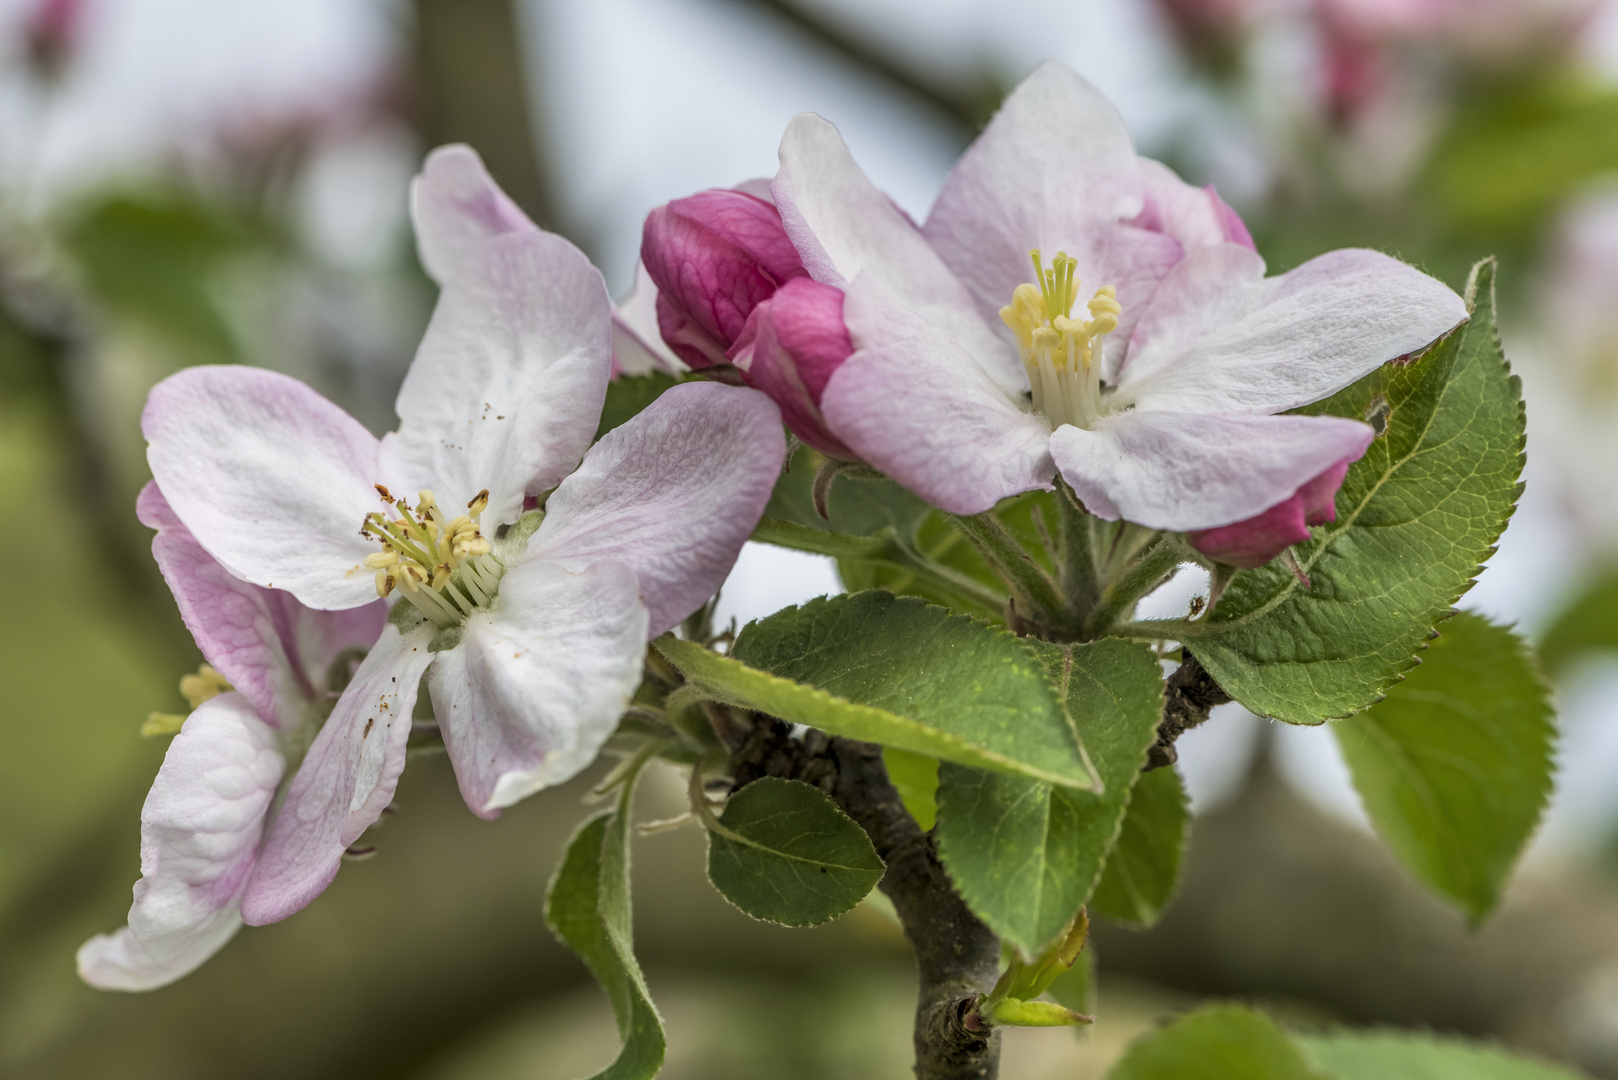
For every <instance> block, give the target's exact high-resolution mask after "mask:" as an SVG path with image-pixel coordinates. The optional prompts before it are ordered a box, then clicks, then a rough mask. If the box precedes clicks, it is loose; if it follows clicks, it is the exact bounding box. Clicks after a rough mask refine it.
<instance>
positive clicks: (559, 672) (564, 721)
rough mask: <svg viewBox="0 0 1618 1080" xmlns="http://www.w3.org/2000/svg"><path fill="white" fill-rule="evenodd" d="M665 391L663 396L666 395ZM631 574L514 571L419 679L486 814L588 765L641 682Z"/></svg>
mask: <svg viewBox="0 0 1618 1080" xmlns="http://www.w3.org/2000/svg"><path fill="white" fill-rule="evenodd" d="M670 393H673V391H670ZM638 589H639V586H638V584H637V582H636V578H635V573H634V571H632V570H630V569H629V568H628V567H627V566H622V565H620V564H617V563H611V562H598V563H595V564H593V565H591V566H589V567H587V568H585V569H583V570H581V571H578V572H573V571H570V570H568V569H567V568H565V567H563V566H562V565H561V564H559V563H554V562H529V563H524V564H523V565H521V566H516V567H513V568H512V569H511V570H510V571H508V572H507V573H506V576H505V577H504V578H503V579H502V580H501V582H500V602H499V607H498V608H496V609H495V610H494V611H477V612H474V613H473V614H472V616H471V617H470V618H469V619H467V621H466V627H465V630H464V632H463V633H462V636H461V642H460V644H459V645H457V646H456V647H455V648H453V649H449V650H446V651H445V652H441V653H439V654H438V658H437V661H436V662H435V663H434V664H433V666H432V670H431V671H430V672H429V674H428V677H427V681H428V685H429V687H430V688H431V691H432V696H433V713H434V714H435V715H436V716H437V717H438V723H439V726H440V728H441V729H442V730H443V733H444V746H445V748H446V749H447V750H448V751H449V756H450V761H451V762H452V763H453V764H454V766H455V778H456V780H457V781H459V783H460V786H461V795H462V797H463V798H465V799H466V805H467V806H469V807H471V808H472V810H473V812H474V813H476V814H478V815H480V816H482V817H486V818H492V817H495V816H497V815H498V814H499V812H500V810H501V808H503V807H507V806H510V805H512V804H513V803H516V802H517V801H519V800H521V799H524V798H526V797H527V796H529V795H532V794H533V793H534V792H536V791H538V790H540V789H541V788H545V787H550V786H551V785H553V784H560V783H562V782H563V781H565V780H568V779H570V778H571V777H573V776H575V775H577V774H578V773H579V771H580V770H582V769H583V768H585V766H587V765H589V764H590V762H592V761H594V760H595V756H596V754H597V752H598V751H599V750H600V749H601V745H602V744H603V743H604V742H606V741H607V737H608V736H610V735H611V734H612V732H613V729H614V728H616V727H617V726H618V720H619V718H620V717H622V716H623V714H624V710H625V709H626V708H628V707H629V702H630V699H631V698H632V697H633V696H634V693H635V688H636V687H637V686H638V685H640V679H641V665H642V663H643V661H644V659H645V655H646V625H647V623H646V619H647V615H646V608H645V606H644V605H643V604H642V603H641V602H640V597H639V595H638Z"/></svg>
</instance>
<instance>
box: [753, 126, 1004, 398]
mask: <svg viewBox="0 0 1618 1080" xmlns="http://www.w3.org/2000/svg"><path fill="white" fill-rule="evenodd" d="M780 154H781V171H780V172H779V173H777V174H776V177H775V184H774V186H773V189H772V190H773V191H774V192H775V202H776V205H777V206H779V207H780V208H781V220H782V222H783V223H784V224H785V225H786V229H787V235H788V236H790V237H792V242H793V243H794V244H796V245H797V248H798V252H799V254H801V255H802V256H803V262H804V265H805V266H807V267H808V268H809V273H810V275H811V276H812V277H813V278H814V279H815V280H816V281H819V282H823V283H825V284H827V285H832V286H835V287H837V288H839V289H846V288H847V287H848V283H849V282H851V281H853V280H854V279H855V278H857V277H859V276H860V275H861V274H866V275H869V276H870V277H871V278H872V279H873V280H876V281H878V282H880V283H881V284H882V285H883V286H884V287H885V288H886V289H887V290H888V292H889V293H891V294H892V295H893V296H895V297H896V298H898V300H899V302H900V303H902V304H903V305H904V306H906V307H909V308H911V309H913V310H915V311H918V312H920V313H922V314H923V315H925V316H926V318H927V319H928V321H930V322H932V323H933V324H934V325H935V326H937V327H938V328H939V329H940V330H941V331H942V332H943V333H944V334H945V335H947V336H948V337H951V338H953V339H954V340H955V341H956V342H957V343H958V344H959V345H960V346H961V347H962V348H964V349H965V350H966V351H967V352H968V353H970V354H971V355H972V356H974V357H976V358H977V360H978V363H979V364H980V365H982V366H983V368H984V370H986V371H988V372H989V373H990V374H991V375H992V376H993V378H994V379H995V381H997V382H998V383H1000V385H1002V386H1003V387H1005V388H1006V389H1007V390H1008V391H1013V392H1017V391H1020V390H1021V389H1023V388H1025V386H1026V378H1025V377H1024V375H1023V373H1022V365H1021V363H1020V362H1019V361H1018V360H1017V358H1016V355H1015V353H1014V352H1013V351H1012V350H1011V348H1010V347H1009V346H1008V345H1007V344H1006V343H1005V342H1002V341H1001V340H1000V338H999V336H998V333H997V332H996V331H995V330H994V329H993V328H992V327H991V326H990V325H989V324H987V323H985V322H984V321H983V318H982V317H981V316H980V315H979V313H978V312H977V310H976V308H975V307H974V306H973V304H972V296H971V294H970V293H968V292H967V291H966V288H965V286H963V285H962V284H961V282H960V281H958V280H956V278H955V275H954V274H953V273H951V272H950V270H949V268H948V267H946V266H945V265H944V262H943V261H942V260H941V259H940V258H939V257H938V253H937V252H935V251H933V249H932V247H931V246H930V245H929V244H928V242H927V240H926V238H924V237H923V236H922V234H921V231H920V230H919V229H917V228H916V226H915V224H914V223H913V222H912V221H911V220H910V219H909V218H908V217H906V216H905V214H904V213H903V211H901V210H900V209H899V208H898V207H897V206H895V205H894V203H893V200H891V199H889V198H888V197H887V196H886V195H884V194H883V193H882V192H881V191H879V190H877V188H876V186H875V185H874V184H872V183H871V181H870V180H869V179H867V178H866V176H865V174H864V173H863V172H861V171H860V167H859V166H858V165H857V164H855V162H854V158H853V155H851V154H850V153H849V152H848V147H847V146H845V145H844V144H843V139H842V136H840V135H839V134H838V133H837V129H836V128H835V127H833V126H832V125H831V124H829V123H827V122H826V121H825V120H823V119H821V118H820V117H818V116H815V115H813V114H811V113H803V114H800V115H798V116H795V117H793V118H792V121H791V123H789V124H788V125H787V130H786V134H785V135H783V136H782V138H781V151H780ZM1027 257H1028V256H1027V252H1026V251H1025V252H1024V253H1023V258H1024V260H1025V264H1026V259H1027ZM1030 273H1031V270H1030ZM1010 297H1011V294H1010V293H1009V292H1007V293H1006V299H1005V300H1002V301H1000V303H1002V304H1003V303H1007V302H1009V300H1010ZM998 310H999V307H998V306H997V307H996V308H995V311H998ZM995 318H996V320H997V321H996V325H998V316H997V315H996V316H995Z"/></svg>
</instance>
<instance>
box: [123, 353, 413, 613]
mask: <svg viewBox="0 0 1618 1080" xmlns="http://www.w3.org/2000/svg"><path fill="white" fill-rule="evenodd" d="M141 430H142V431H144V432H145V434H146V441H147V443H148V444H149V445H148V446H147V450H146V460H147V462H148V463H149V464H150V465H151V467H152V476H153V477H154V478H156V480H157V483H158V486H159V487H161V488H162V489H163V495H164V497H165V498H167V499H168V502H169V505H170V506H172V507H173V508H174V512H175V514H176V515H177V516H178V517H179V519H180V520H181V521H183V522H184V523H185V525H186V528H188V529H190V530H191V532H192V534H193V535H195V536H196V538H197V541H198V542H199V543H201V544H202V546H203V547H204V548H206V549H207V551H208V553H209V554H211V555H212V556H213V557H214V558H216V559H218V560H219V561H220V562H221V563H223V564H224V566H225V568H226V569H227V570H229V571H230V572H231V573H232V574H235V575H236V576H237V577H239V578H242V579H243V580H245V581H250V582H252V583H253V584H255V585H262V586H264V587H265V588H277V589H285V590H286V591H288V592H290V593H291V594H292V595H294V596H296V597H297V598H298V599H299V600H301V601H303V603H305V604H307V605H308V606H309V607H312V608H320V609H323V610H331V609H335V608H350V607H359V606H360V605H362V604H368V603H371V602H372V601H374V600H375V599H376V586H375V581H374V578H375V575H374V574H373V573H372V572H371V571H369V570H366V569H365V568H364V567H363V566H361V563H362V561H363V560H364V558H365V556H367V555H369V554H371V553H372V552H374V551H376V550H377V547H376V545H375V544H374V543H372V542H370V541H368V540H366V539H365V538H364V537H362V536H360V534H359V530H360V526H361V525H362V524H363V523H364V520H365V515H366V514H369V513H371V512H372V511H374V510H376V509H377V508H378V506H379V503H378V500H377V494H376V490H375V488H374V487H373V486H372V485H373V484H375V483H377V482H378V481H382V482H386V480H385V478H384V477H382V476H380V475H379V467H378V464H377V441H376V438H375V437H374V436H373V435H372V434H371V433H370V432H368V431H366V430H365V428H364V427H362V426H361V425H360V423H359V421H357V420H355V419H354V418H353V417H351V416H349V415H348V414H347V413H345V412H343V410H341V409H339V408H338V407H337V406H336V405H333V404H332V403H331V402H329V401H327V400H326V399H325V398H323V397H321V396H320V395H319V394H317V393H315V392H314V391H313V390H311V389H309V387H307V386H305V385H304V384H303V383H301V382H299V381H298V380H296V379H291V378H288V377H287V376H285V375H278V374H276V373H275V372H273V371H264V370H262V369H259V368H250V367H237V366H230V367H195V368H187V369H186V370H184V371H181V372H179V373H178V374H176V375H171V376H169V377H168V378H167V379H164V380H163V381H162V382H160V383H158V384H157V385H156V386H155V387H153V388H152V392H151V395H150V396H149V397H148V398H147V399H146V411H145V412H144V413H143V414H142V415H141Z"/></svg>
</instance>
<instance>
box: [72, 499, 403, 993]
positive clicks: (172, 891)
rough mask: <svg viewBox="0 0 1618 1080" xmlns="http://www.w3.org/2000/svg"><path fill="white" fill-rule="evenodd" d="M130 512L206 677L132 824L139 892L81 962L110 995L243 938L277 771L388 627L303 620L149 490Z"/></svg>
mask: <svg viewBox="0 0 1618 1080" xmlns="http://www.w3.org/2000/svg"><path fill="white" fill-rule="evenodd" d="M136 512H137V514H138V515H139V517H140V520H141V522H142V523H143V524H145V525H147V526H149V527H150V528H153V529H156V530H157V536H156V537H155V538H154V539H153V540H152V553H153V555H154V556H155V557H156V559H157V564H158V567H159V568H160V569H161V570H162V572H163V576H164V578H165V579H166V580H167V581H168V584H169V588H170V589H171V590H172V591H173V593H174V598H175V601H176V602H177V603H178V604H179V608H180V614H181V616H182V617H183V618H184V619H185V622H186V625H187V626H188V627H189V628H190V629H191V632H192V634H193V635H194V636H195V638H196V641H197V646H198V647H199V648H200V649H201V650H202V654H203V656H204V657H205V658H206V659H207V660H208V663H209V665H211V667H207V668H205V669H204V672H205V676H206V677H205V678H202V679H198V678H197V677H196V676H187V678H186V679H184V680H182V689H183V690H184V691H185V692H186V694H187V696H188V697H190V698H191V699H192V704H193V706H194V710H195V711H193V712H192V713H191V715H190V717H189V718H187V720H186V721H185V725H184V726H183V727H182V728H181V729H180V732H179V734H177V735H176V736H175V737H174V741H173V742H172V743H171V744H170V745H169V750H168V753H167V754H166V755H165V756H164V759H163V765H162V767H161V768H160V769H159V770H158V773H157V779H156V780H155V781H153V783H152V790H151V794H149V795H148V796H147V799H146V805H145V807H144V808H143V809H142V811H141V879H140V881H139V882H138V883H137V884H136V885H135V902H134V904H133V906H132V907H131V908H130V910H129V924H128V925H127V926H126V927H124V928H123V929H122V930H119V931H118V932H117V933H115V934H110V935H108V934H102V935H98V936H97V937H94V938H91V939H90V940H89V941H87V942H86V943H85V944H84V946H83V947H82V948H81V949H80V950H79V973H80V974H81V975H82V976H83V978H84V979H85V981H86V982H89V983H90V984H91V985H94V986H98V987H101V988H103V989H108V990H150V989H154V988H156V987H158V986H163V985H165V984H167V983H170V982H173V981H174V980H175V979H178V978H180V977H181V976H183V975H186V974H188V973H189V972H191V971H192V970H194V969H195V968H196V967H197V966H199V965H200V964H202V963H203V962H204V961H205V960H207V959H208V958H209V957H210V956H212V955H213V954H214V953H215V952H217V951H218V950H219V949H220V948H222V947H223V946H224V944H225V943H226V942H227V941H229V940H230V938H231V937H232V936H233V935H234V934H235V933H236V931H237V929H238V928H240V926H241V924H242V918H241V898H242V894H243V893H244V892H245V891H246V889H247V885H248V882H249V880H251V878H252V876H253V873H254V871H255V869H256V866H257V863H258V848H259V841H260V839H261V838H262V836H263V833H264V829H265V825H266V823H267V821H268V820H269V819H270V817H271V815H272V807H273V805H274V798H275V795H276V792H277V790H278V789H279V787H280V785H281V783H282V780H283V779H284V777H285V773H286V767H287V764H288V762H295V761H296V760H297V758H298V757H299V756H300V755H301V754H302V752H303V749H304V748H305V747H307V746H308V745H309V741H310V739H311V737H312V735H313V732H314V730H315V729H317V728H318V726H319V724H320V721H321V719H322V717H323V715H324V712H325V709H326V707H328V706H329V705H330V704H331V702H332V701H333V700H334V699H335V698H336V693H335V690H334V689H333V688H334V687H335V686H339V685H341V683H342V682H343V681H344V680H345V679H346V677H347V674H348V671H347V663H346V662H345V657H346V655H347V654H350V653H354V652H357V653H359V654H363V653H364V650H366V649H368V648H369V647H370V646H371V644H372V643H373V642H375V641H376V639H377V636H378V635H379V634H381V632H382V628H383V624H384V622H385V620H386V618H387V608H386V606H385V605H384V604H382V603H381V602H380V601H373V602H371V603H369V604H366V605H364V606H363V607H358V608H351V609H348V610H346V611H313V610H311V609H309V608H307V607H304V606H303V605H302V604H300V603H298V601H297V600H295V599H294V598H293V597H292V596H291V595H290V594H289V593H286V592H283V591H281V590H279V589H262V588H259V587H258V586H256V585H250V584H248V583H247V582H245V581H241V580H240V579H238V578H235V577H232V576H231V575H230V574H229V573H228V572H226V570H225V569H224V567H222V566H220V565H219V563H218V562H217V561H215V560H214V559H213V558H212V557H211V556H209V555H208V553H207V552H206V551H204V550H203V548H202V546H201V545H200V544H198V543H197V541H196V538H195V537H193V536H192V535H191V533H190V531H189V530H187V529H186V527H185V526H184V525H182V524H181V523H180V521H179V519H178V518H177V517H175V515H174V512H173V510H172V509H170V507H169V505H168V503H167V501H166V500H165V499H164V498H163V495H162V493H161V492H160V491H159V490H158V488H157V485H156V484H147V485H146V489H145V490H144V491H142V492H141V495H140V500H139V502H138V503H137V504H136ZM221 691H223V692H221ZM391 793H392V787H391V785H389V786H388V794H389V795H390V796H391Z"/></svg>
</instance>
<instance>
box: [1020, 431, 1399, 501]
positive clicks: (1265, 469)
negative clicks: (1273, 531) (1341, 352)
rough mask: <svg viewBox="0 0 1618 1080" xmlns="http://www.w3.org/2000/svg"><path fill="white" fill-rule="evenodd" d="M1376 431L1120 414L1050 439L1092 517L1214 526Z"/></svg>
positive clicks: (1295, 484)
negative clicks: (1097, 423) (1087, 428)
mask: <svg viewBox="0 0 1618 1080" xmlns="http://www.w3.org/2000/svg"><path fill="white" fill-rule="evenodd" d="M1374 434H1375V433H1374V432H1373V431H1372V430H1371V427H1370V425H1368V424H1362V423H1360V422H1359V421H1358V420H1344V419H1342V418H1340V417H1335V416H1209V415H1206V414H1200V413H1170V412H1148V411H1144V410H1138V409H1137V410H1135V411H1133V412H1126V413H1115V414H1113V415H1111V416H1107V417H1105V418H1103V419H1102V421H1101V423H1100V424H1099V425H1097V427H1096V429H1095V430H1093V431H1086V430H1084V429H1082V428H1076V427H1072V426H1070V425H1063V426H1062V427H1059V428H1057V429H1056V433H1055V434H1054V435H1052V436H1051V454H1052V456H1053V457H1054V458H1055V459H1056V466H1057V468H1059V469H1061V470H1062V476H1063V478H1064V479H1066V480H1067V482H1068V483H1069V484H1071V485H1072V486H1073V490H1074V492H1075V493H1076V494H1077V495H1078V496H1079V498H1080V499H1081V500H1083V502H1084V505H1085V506H1086V507H1087V508H1088V509H1089V510H1090V512H1091V513H1093V514H1096V515H1098V516H1099V517H1103V518H1106V519H1107V520H1109V521H1113V520H1116V519H1118V518H1123V519H1124V520H1126V521H1133V522H1135V523H1136V524H1139V525H1145V526H1148V527H1150V528H1153V529H1174V530H1177V531H1179V530H1189V529H1212V528H1217V527H1218V526H1221V525H1229V524H1232V523H1233V522H1237V521H1242V520H1244V519H1246V518H1250V517H1252V516H1254V515H1255V514H1258V513H1260V512H1262V511H1264V510H1268V509H1269V508H1270V507H1272V506H1274V505H1275V504H1276V503H1279V502H1281V501H1282V500H1283V499H1287V498H1289V497H1291V496H1292V495H1293V493H1294V492H1296V491H1297V490H1298V489H1299V488H1300V487H1302V486H1303V485H1304V484H1305V483H1306V482H1308V481H1309V480H1311V479H1312V478H1314V477H1316V476H1319V475H1320V474H1321V473H1322V472H1324V471H1326V470H1327V469H1328V468H1330V467H1331V466H1333V465H1335V464H1337V463H1338V462H1340V461H1344V460H1348V461H1354V460H1357V459H1358V458H1359V457H1360V455H1362V454H1363V453H1365V448H1366V447H1367V446H1369V445H1370V444H1371V439H1372V438H1373V437H1374Z"/></svg>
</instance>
